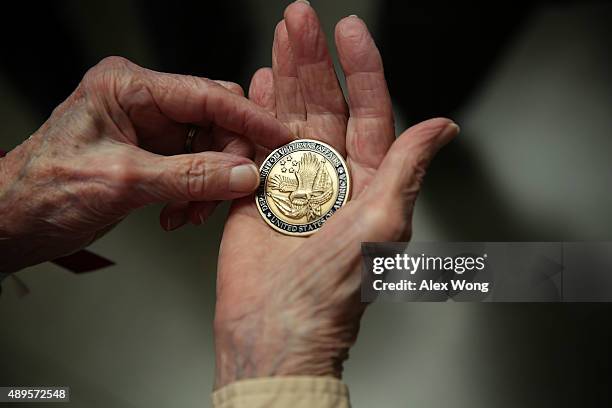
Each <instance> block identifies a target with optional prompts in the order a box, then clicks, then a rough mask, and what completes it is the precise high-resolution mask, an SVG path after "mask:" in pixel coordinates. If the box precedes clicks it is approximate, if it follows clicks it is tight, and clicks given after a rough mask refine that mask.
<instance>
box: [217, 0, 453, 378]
mask: <svg viewBox="0 0 612 408" xmlns="http://www.w3.org/2000/svg"><path fill="white" fill-rule="evenodd" d="M335 40H336V47H337V50H338V54H339V57H340V62H341V65H342V69H343V71H344V74H345V77H346V83H347V87H348V97H349V103H348V109H347V105H346V103H345V100H344V97H343V94H342V91H341V88H340V86H339V84H338V80H337V78H336V74H335V71H334V68H333V65H332V62H331V60H330V57H329V53H328V50H327V47H326V40H325V37H324V35H323V33H322V31H321V28H320V26H319V22H318V19H317V16H316V14H315V12H314V10H313V9H312V8H311V7H309V6H308V5H307V4H305V3H302V2H296V3H293V4H292V5H290V6H289V7H288V8H287V9H286V11H285V16H284V20H283V21H281V23H279V24H278V26H277V28H276V32H275V38H274V46H273V59H272V69H271V70H270V69H261V70H259V71H258V72H257V73H256V74H255V76H254V77H253V79H252V82H251V88H250V92H249V93H250V98H251V99H252V100H253V101H255V102H257V103H258V104H259V105H261V106H263V107H264V108H266V109H267V110H268V111H270V112H271V113H273V114H275V115H276V117H277V118H278V119H279V120H280V121H281V122H283V123H285V124H286V125H287V126H288V127H289V128H290V129H292V131H293V132H294V133H295V134H297V135H298V136H299V137H300V138H311V139H318V140H322V141H324V142H326V143H328V144H330V145H332V146H333V147H335V148H336V150H338V151H339V152H341V153H342V154H344V155H345V156H346V157H347V162H348V165H349V167H350V170H351V175H352V183H353V184H352V199H351V201H350V202H349V203H348V204H347V205H346V206H345V207H343V208H342V209H340V210H339V211H338V212H337V213H336V214H335V215H334V216H333V217H332V218H331V219H330V220H328V221H327V222H326V223H325V225H324V226H323V228H322V229H321V230H320V231H318V232H317V233H315V234H314V235H312V236H310V237H307V238H302V237H292V236H286V235H282V234H280V233H278V232H276V231H275V230H273V229H272V228H270V227H268V225H267V224H266V223H265V222H264V221H263V220H262V219H261V217H260V215H259V213H258V211H257V209H256V206H255V202H254V200H253V198H252V197H249V198H244V199H241V200H237V201H236V202H235V203H234V205H233V207H232V209H231V212H230V215H229V218H228V220H227V223H226V226H225V231H224V234H223V241H222V245H221V251H220V255H219V264H218V282H217V308H216V316H215V342H216V348H217V351H216V353H217V372H216V387H221V386H223V385H226V384H228V383H230V382H232V381H235V380H238V379H241V378H249V377H260V376H273V375H333V376H338V377H339V376H340V375H341V371H342V362H343V361H344V360H345V359H346V358H347V355H348V349H349V348H350V346H351V345H352V344H353V343H354V341H355V339H356V336H357V332H358V327H359V320H360V318H361V315H362V313H363V311H364V309H365V304H363V303H361V302H360V283H361V276H360V269H359V268H360V250H361V246H360V243H361V242H366V241H396V240H408V239H409V237H410V234H411V218H412V211H413V207H414V203H415V200H416V196H417V193H418V192H419V189H420V186H421V182H422V180H423V176H424V174H425V169H426V167H427V165H428V163H429V161H430V160H431V159H432V157H433V156H434V155H435V153H436V152H437V150H438V149H439V148H440V147H442V146H443V145H444V144H446V143H447V142H448V141H449V140H451V139H452V138H453V137H454V136H455V135H456V133H457V131H458V127H457V126H456V125H455V124H454V123H453V122H451V121H450V120H448V119H432V120H429V121H426V122H423V123H420V124H418V125H416V126H414V127H412V128H410V129H408V130H406V131H405V132H404V133H403V134H402V135H400V136H399V138H398V139H397V140H395V134H394V123H393V113H392V107H391V100H390V97H389V93H388V90H387V86H386V81H385V78H384V72H383V66H382V62H381V58H380V55H379V53H378V50H377V48H376V46H375V44H374V42H373V40H372V38H371V36H370V34H369V32H368V30H367V27H366V26H365V24H364V23H363V21H361V20H360V19H359V18H357V17H347V18H345V19H343V20H341V21H340V22H339V23H338V25H337V26H336V31H335ZM268 152H269V151H267V150H264V149H260V150H259V151H258V152H257V159H256V161H257V162H261V161H262V159H263V158H264V157H265V155H266V154H267V153H268Z"/></svg>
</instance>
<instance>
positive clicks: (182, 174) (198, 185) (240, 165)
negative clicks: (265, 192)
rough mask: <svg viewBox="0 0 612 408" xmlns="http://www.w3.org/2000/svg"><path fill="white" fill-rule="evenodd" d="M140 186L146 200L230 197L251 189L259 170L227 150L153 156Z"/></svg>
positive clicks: (204, 199) (205, 199)
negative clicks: (222, 151) (225, 151)
mask: <svg viewBox="0 0 612 408" xmlns="http://www.w3.org/2000/svg"><path fill="white" fill-rule="evenodd" d="M141 185H142V187H143V188H144V190H145V191H146V193H147V196H148V197H149V201H150V202H166V201H170V202H179V201H212V200H231V199H234V198H238V197H242V196H245V195H248V194H250V193H252V192H253V191H255V189H256V188H257V186H258V185H259V171H258V170H257V167H256V166H255V164H254V163H253V162H252V161H251V160H249V159H247V158H245V157H241V156H236V155H232V154H228V153H219V152H203V153H196V154H184V155H177V156H169V157H163V156H156V157H155V158H154V159H153V163H150V164H149V165H148V169H147V171H146V174H145V175H143V177H142V182H141Z"/></svg>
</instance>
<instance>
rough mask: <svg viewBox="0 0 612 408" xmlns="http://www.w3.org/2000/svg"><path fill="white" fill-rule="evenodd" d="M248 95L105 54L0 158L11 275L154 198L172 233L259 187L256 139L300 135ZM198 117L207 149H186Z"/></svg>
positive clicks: (1, 231)
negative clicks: (42, 120)
mask: <svg viewBox="0 0 612 408" xmlns="http://www.w3.org/2000/svg"><path fill="white" fill-rule="evenodd" d="M241 92H242V91H241V89H240V87H239V86H238V85H236V84H231V83H224V82H215V81H211V80H208V79H204V78H197V77H191V76H181V75H172V74H164V73H159V72H154V71H150V70H147V69H144V68H141V67H139V66H137V65H135V64H133V63H131V62H129V61H127V60H125V59H123V58H119V57H110V58H107V59H104V60H103V61H102V62H100V63H99V64H98V65H96V66H95V67H94V68H92V69H91V70H90V71H89V72H88V73H87V74H86V75H85V77H84V78H83V80H82V82H81V83H80V85H79V86H78V88H77V89H76V91H75V92H74V93H73V94H72V95H70V96H69V97H68V99H67V100H66V101H65V102H63V103H62V104H61V105H60V106H59V107H58V108H57V109H55V110H54V112H53V114H52V115H51V117H50V118H49V119H48V120H47V122H46V123H45V124H43V126H42V127H41V128H40V129H39V130H38V131H36V133H34V134H33V135H32V136H31V137H30V138H29V139H28V140H27V141H25V142H24V143H23V144H21V145H20V146H18V147H17V148H15V149H14V150H13V151H11V152H10V153H9V154H8V155H7V156H6V157H5V158H4V159H1V160H0V214H2V217H1V218H0V272H11V271H15V270H18V269H20V268H23V267H25V266H28V265H32V264H36V263H39V262H43V261H46V260H51V259H54V258H57V257H60V256H63V255H67V254H69V253H72V252H74V251H76V250H78V249H80V248H82V247H84V246H86V245H88V244H89V243H91V242H92V241H93V240H95V239H96V238H97V237H99V236H100V235H101V234H103V233H104V232H105V231H106V230H108V229H110V228H111V227H112V226H113V225H114V224H116V223H117V222H118V221H120V220H121V219H122V218H123V217H125V216H126V215H127V214H128V213H129V212H130V211H132V210H134V209H136V208H138V207H142V206H144V205H147V204H149V203H153V202H170V203H172V204H171V205H169V206H167V207H166V208H165V209H164V210H163V211H162V214H161V222H162V225H163V226H164V227H165V228H166V229H169V230H170V229H174V228H176V227H178V226H179V225H181V224H183V223H185V222H187V217H188V216H190V217H191V219H192V221H193V222H195V223H199V222H201V220H202V219H203V218H204V217H205V216H206V215H207V212H208V208H207V206H206V202H208V201H214V200H225V199H233V198H237V197H241V196H244V195H247V194H249V193H251V192H252V191H253V190H255V188H256V187H257V184H258V174H257V169H256V168H255V167H254V164H253V162H252V161H251V160H250V159H249V158H248V156H250V155H251V154H252V146H253V143H254V144H261V145H264V146H267V147H273V146H277V145H279V144H284V143H287V142H289V141H291V140H292V136H291V134H290V131H289V129H287V128H286V127H285V126H283V125H282V124H281V123H279V122H278V121H277V120H276V119H274V117H273V116H271V115H270V114H269V113H267V112H266V111H265V110H264V109H262V108H260V107H258V106H257V105H255V104H253V103H252V102H250V101H248V100H247V99H246V98H244V97H242V96H241V95H239V94H240V93H241ZM192 124H193V125H198V126H200V127H201V128H202V129H201V131H200V132H199V133H200V134H199V136H198V138H197V140H195V141H194V144H195V145H194V150H195V151H200V152H201V153H197V154H180V153H182V152H184V150H183V148H184V145H185V139H186V136H187V133H188V128H189V126H190V125H192ZM202 151H203V152H202ZM190 202H191V204H190ZM186 209H188V210H189V211H185V210H186Z"/></svg>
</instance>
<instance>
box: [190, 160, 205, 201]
mask: <svg viewBox="0 0 612 408" xmlns="http://www.w3.org/2000/svg"><path fill="white" fill-rule="evenodd" d="M207 176H208V169H207V164H206V160H204V159H203V158H202V157H197V156H194V157H192V158H190V160H189V162H188V164H187V168H186V171H185V183H186V185H185V190H186V191H187V195H188V197H191V198H193V199H197V198H198V197H201V196H202V194H203V193H204V192H205V191H206V190H207V188H208V182H207V178H208V177H207Z"/></svg>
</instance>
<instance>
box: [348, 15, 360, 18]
mask: <svg viewBox="0 0 612 408" xmlns="http://www.w3.org/2000/svg"><path fill="white" fill-rule="evenodd" d="M349 17H353V18H359V16H358V15H357V14H351V15H350V16H349Z"/></svg>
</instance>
